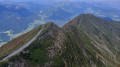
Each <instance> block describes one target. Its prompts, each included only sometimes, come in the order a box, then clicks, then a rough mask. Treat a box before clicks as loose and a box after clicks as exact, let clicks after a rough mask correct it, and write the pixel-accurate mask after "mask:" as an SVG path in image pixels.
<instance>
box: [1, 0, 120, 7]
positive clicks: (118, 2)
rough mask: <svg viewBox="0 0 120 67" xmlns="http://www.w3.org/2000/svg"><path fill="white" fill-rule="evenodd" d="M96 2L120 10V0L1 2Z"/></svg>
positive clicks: (24, 0)
mask: <svg viewBox="0 0 120 67" xmlns="http://www.w3.org/2000/svg"><path fill="white" fill-rule="evenodd" d="M81 1H82V2H94V3H104V4H107V5H110V6H111V7H116V8H119V6H120V0H0V3H2V2H14V3H15V2H36V3H38V2H39V3H45V4H46V3H55V2H81ZM119 9H120V8H119Z"/></svg>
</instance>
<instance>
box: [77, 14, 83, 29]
mask: <svg viewBox="0 0 120 67" xmlns="http://www.w3.org/2000/svg"><path fill="white" fill-rule="evenodd" d="M82 19H83V15H82V16H81V19H80V21H79V25H78V28H77V29H79V28H80V25H81V23H82Z"/></svg>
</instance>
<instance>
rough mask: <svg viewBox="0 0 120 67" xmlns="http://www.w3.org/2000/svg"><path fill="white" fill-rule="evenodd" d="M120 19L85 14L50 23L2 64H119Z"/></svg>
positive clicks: (57, 66) (65, 66)
mask: <svg viewBox="0 0 120 67" xmlns="http://www.w3.org/2000/svg"><path fill="white" fill-rule="evenodd" d="M119 26H120V22H111V21H106V20H103V19H100V18H98V17H95V16H93V15H91V14H82V15H80V16H78V17H76V18H74V19H73V20H72V21H70V22H69V23H67V24H66V25H64V26H63V27H58V26H57V25H55V24H53V23H51V22H49V23H47V24H45V25H44V30H43V31H42V33H41V34H40V35H39V37H38V38H37V39H36V40H35V41H34V42H33V43H32V44H31V45H30V46H29V47H27V48H26V49H24V50H23V51H22V52H21V53H19V54H18V55H16V56H13V57H11V58H9V60H8V61H1V64H0V65H2V66H12V67H21V66H22V67H119V64H120V53H119V44H120V42H119V29H120V27H119Z"/></svg>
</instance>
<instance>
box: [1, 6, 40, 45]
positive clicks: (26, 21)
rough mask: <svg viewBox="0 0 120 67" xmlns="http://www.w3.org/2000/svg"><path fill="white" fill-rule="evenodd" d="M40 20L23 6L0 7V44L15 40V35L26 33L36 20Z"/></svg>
mask: <svg viewBox="0 0 120 67" xmlns="http://www.w3.org/2000/svg"><path fill="white" fill-rule="evenodd" d="M40 19H41V18H39V17H38V15H36V14H34V13H32V12H30V11H28V10H27V9H26V8H24V7H22V6H19V5H0V43H1V42H8V41H9V40H10V39H12V38H14V34H18V33H21V32H23V31H25V30H26V29H28V28H29V26H30V25H32V24H33V23H34V21H35V20H40ZM39 24H40V23H39ZM39 24H38V25H39ZM31 27H32V26H31ZM35 27H36V25H35ZM32 29H33V28H32ZM15 37H16V36H15Z"/></svg>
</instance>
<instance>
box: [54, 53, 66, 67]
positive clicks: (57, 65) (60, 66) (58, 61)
mask: <svg viewBox="0 0 120 67" xmlns="http://www.w3.org/2000/svg"><path fill="white" fill-rule="evenodd" d="M53 61H54V65H53V67H64V66H65V65H64V61H63V58H62V57H61V56H59V55H56V56H54V58H53Z"/></svg>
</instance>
